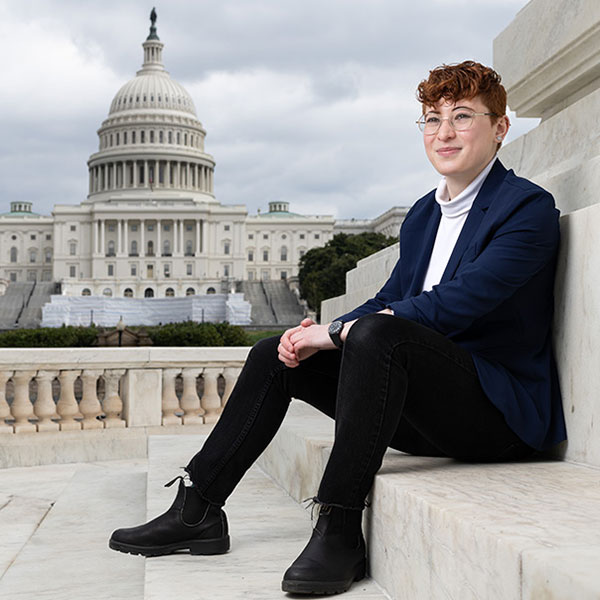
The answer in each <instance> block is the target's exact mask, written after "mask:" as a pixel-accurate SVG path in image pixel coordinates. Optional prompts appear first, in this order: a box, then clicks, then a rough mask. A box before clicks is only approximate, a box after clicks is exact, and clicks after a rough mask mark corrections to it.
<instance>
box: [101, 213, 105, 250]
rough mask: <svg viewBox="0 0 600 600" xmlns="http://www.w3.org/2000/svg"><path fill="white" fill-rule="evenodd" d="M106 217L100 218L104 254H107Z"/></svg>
mask: <svg viewBox="0 0 600 600" xmlns="http://www.w3.org/2000/svg"><path fill="white" fill-rule="evenodd" d="M105 236H106V219H101V220H100V253H101V254H102V255H104V254H106V244H105V243H104V242H105V239H106V237H105Z"/></svg>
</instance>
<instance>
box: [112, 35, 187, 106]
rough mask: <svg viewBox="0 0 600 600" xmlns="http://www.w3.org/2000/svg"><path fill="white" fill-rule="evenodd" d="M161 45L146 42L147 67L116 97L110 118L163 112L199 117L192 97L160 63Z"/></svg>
mask: <svg viewBox="0 0 600 600" xmlns="http://www.w3.org/2000/svg"><path fill="white" fill-rule="evenodd" d="M162 46H163V45H162V43H160V41H158V37H157V38H156V39H155V40H150V39H148V40H146V43H145V44H144V59H145V60H144V64H143V65H142V68H141V69H140V70H139V71H138V72H137V74H136V76H135V77H134V78H133V79H132V80H130V81H128V82H127V83H126V84H125V85H124V86H123V87H121V89H120V90H119V91H118V92H117V93H116V95H115V97H114V99H113V101H112V103H111V105H110V111H109V116H114V115H115V114H116V113H121V112H126V111H132V110H135V111H139V110H140V109H150V110H157V109H159V110H160V109H164V110H175V111H181V112H184V113H189V114H191V115H193V116H196V109H195V108H194V102H193V100H192V98H191V96H190V95H189V94H188V93H187V91H186V90H185V88H184V87H183V86H182V85H181V84H179V83H177V82H176V81H174V80H173V79H171V77H170V76H169V73H168V72H167V71H166V70H165V68H164V66H163V64H162V62H161V54H162Z"/></svg>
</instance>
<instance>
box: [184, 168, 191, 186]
mask: <svg viewBox="0 0 600 600" xmlns="http://www.w3.org/2000/svg"><path fill="white" fill-rule="evenodd" d="M185 187H186V188H187V189H189V188H190V187H191V186H190V163H189V162H187V163H185Z"/></svg>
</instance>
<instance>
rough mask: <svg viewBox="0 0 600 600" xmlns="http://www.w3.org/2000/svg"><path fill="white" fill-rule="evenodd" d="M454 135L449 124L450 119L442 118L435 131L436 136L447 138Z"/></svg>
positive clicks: (441, 138)
mask: <svg viewBox="0 0 600 600" xmlns="http://www.w3.org/2000/svg"><path fill="white" fill-rule="evenodd" d="M455 135H456V132H455V131H454V128H453V127H452V125H450V119H448V118H446V119H443V120H442V122H441V124H440V128H439V129H438V132H437V136H438V138H439V139H440V140H447V139H451V138H453V137H454V136H455Z"/></svg>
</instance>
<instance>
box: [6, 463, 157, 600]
mask: <svg viewBox="0 0 600 600" xmlns="http://www.w3.org/2000/svg"><path fill="white" fill-rule="evenodd" d="M145 494H146V474H145V467H144V466H143V465H142V464H141V461H140V464H138V463H136V462H135V461H113V462H110V463H95V464H94V463H91V464H87V465H81V464H80V465H55V466H45V467H29V468H17V469H6V470H3V471H2V472H1V473H0V496H2V498H1V500H0V507H1V508H0V528H1V529H0V577H1V578H0V599H1V600H32V599H34V598H35V599H40V600H62V599H65V598H72V599H74V600H75V599H76V600H87V599H88V598H89V599H90V600H142V598H143V585H144V560H143V559H141V558H137V560H136V557H131V560H123V555H119V554H117V553H116V552H113V551H111V550H109V549H108V547H107V539H108V536H109V535H110V532H111V531H112V530H113V529H115V528H116V527H119V526H121V525H122V524H123V523H124V522H140V521H141V520H142V519H143V518H144V512H145V510H144V507H145ZM7 500H9V501H8V502H7Z"/></svg>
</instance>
